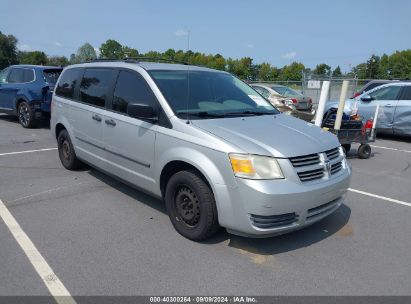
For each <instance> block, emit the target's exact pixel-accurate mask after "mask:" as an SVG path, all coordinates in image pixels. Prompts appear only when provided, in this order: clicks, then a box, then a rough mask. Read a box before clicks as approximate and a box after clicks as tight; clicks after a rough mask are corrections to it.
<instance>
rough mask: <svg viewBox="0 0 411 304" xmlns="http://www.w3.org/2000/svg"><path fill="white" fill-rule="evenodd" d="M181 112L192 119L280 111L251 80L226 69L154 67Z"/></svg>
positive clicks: (167, 95) (154, 73) (156, 77)
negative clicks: (240, 78) (247, 81)
mask: <svg viewBox="0 0 411 304" xmlns="http://www.w3.org/2000/svg"><path fill="white" fill-rule="evenodd" d="M149 73H150V75H151V76H152V78H153V79H154V81H155V82H156V83H157V85H158V87H159V89H160V90H161V92H162V93H163V95H164V97H165V98H166V99H167V102H168V103H169V105H170V107H171V108H172V110H173V111H174V113H175V114H176V115H177V116H180V117H182V118H186V117H187V116H189V117H190V119H205V118H220V117H229V116H251V115H269V114H278V113H279V112H278V110H277V109H275V108H274V107H273V106H272V105H271V104H270V103H269V102H268V101H266V100H265V99H264V98H262V97H261V96H260V95H259V94H258V93H257V92H256V91H254V90H253V89H252V88H251V87H249V86H248V85H247V84H245V83H244V82H242V81H241V80H239V79H237V78H236V77H234V76H232V75H230V74H228V73H223V72H214V71H193V70H191V71H188V70H187V71H184V70H151V71H149Z"/></svg>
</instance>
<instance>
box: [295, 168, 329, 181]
mask: <svg viewBox="0 0 411 304" xmlns="http://www.w3.org/2000/svg"><path fill="white" fill-rule="evenodd" d="M297 174H298V177H299V178H300V180H301V181H302V182H308V181H312V180H315V179H320V178H322V177H323V176H324V169H323V168H319V169H315V170H309V171H303V172H298V173H297Z"/></svg>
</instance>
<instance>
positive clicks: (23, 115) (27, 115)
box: [17, 101, 37, 128]
mask: <svg viewBox="0 0 411 304" xmlns="http://www.w3.org/2000/svg"><path fill="white" fill-rule="evenodd" d="M17 118H18V120H19V123H20V124H21V125H22V126H23V128H34V127H35V126H36V123H37V121H36V120H35V119H34V111H33V109H32V108H31V107H30V105H29V104H28V103H27V102H25V101H22V102H20V103H19V105H18V107H17Z"/></svg>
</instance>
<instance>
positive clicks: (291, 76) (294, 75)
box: [279, 62, 305, 81]
mask: <svg viewBox="0 0 411 304" xmlns="http://www.w3.org/2000/svg"><path fill="white" fill-rule="evenodd" d="M303 71H305V66H304V64H302V63H300V62H293V63H291V64H290V65H286V66H284V67H283V68H282V69H281V72H280V77H279V80H295V81H300V80H301V79H302V73H303Z"/></svg>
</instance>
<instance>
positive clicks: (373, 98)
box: [324, 81, 411, 136]
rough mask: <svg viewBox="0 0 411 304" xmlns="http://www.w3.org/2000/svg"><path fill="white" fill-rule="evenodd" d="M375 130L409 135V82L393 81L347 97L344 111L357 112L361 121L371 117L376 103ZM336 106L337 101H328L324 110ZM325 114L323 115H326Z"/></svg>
mask: <svg viewBox="0 0 411 304" xmlns="http://www.w3.org/2000/svg"><path fill="white" fill-rule="evenodd" d="M378 104H379V105H380V110H379V114H378V118H377V131H378V132H380V133H386V134H398V135H407V136H411V83H410V82H398V81H397V82H393V83H389V84H385V85H382V86H378V87H376V88H374V89H372V90H370V91H368V92H365V93H363V94H362V95H360V96H357V97H356V98H354V99H348V100H347V101H346V103H345V108H344V113H346V114H347V115H353V114H358V115H359V116H360V117H361V118H362V120H363V121H367V120H368V119H370V118H373V116H374V114H375V109H376V107H377V105H378ZM336 108H338V102H337V101H335V102H328V103H327V104H326V106H325V112H324V113H326V114H327V113H328V111H330V110H331V109H336ZM326 114H325V115H326Z"/></svg>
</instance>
